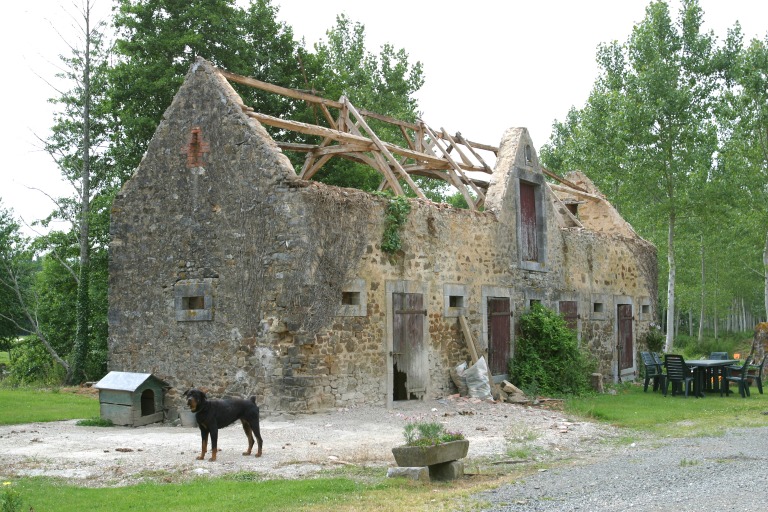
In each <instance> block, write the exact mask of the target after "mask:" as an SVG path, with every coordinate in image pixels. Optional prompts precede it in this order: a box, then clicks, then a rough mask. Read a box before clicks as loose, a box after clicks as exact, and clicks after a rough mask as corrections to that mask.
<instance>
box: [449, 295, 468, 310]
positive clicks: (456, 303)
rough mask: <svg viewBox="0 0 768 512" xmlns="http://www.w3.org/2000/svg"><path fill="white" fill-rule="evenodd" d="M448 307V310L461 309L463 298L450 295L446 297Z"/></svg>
mask: <svg viewBox="0 0 768 512" xmlns="http://www.w3.org/2000/svg"><path fill="white" fill-rule="evenodd" d="M448 307H450V308H463V307H464V297H463V296H462V295H450V296H449V297H448Z"/></svg>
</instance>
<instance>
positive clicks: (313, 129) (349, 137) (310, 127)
mask: <svg viewBox="0 0 768 512" xmlns="http://www.w3.org/2000/svg"><path fill="white" fill-rule="evenodd" d="M245 114H246V115H248V116H250V117H253V118H254V119H256V120H257V121H259V122H260V123H262V124H266V125H269V126H274V127H276V128H282V129H284V130H291V131H294V132H299V133H304V134H307V135H317V136H318V137H328V138H331V139H334V140H337V141H340V142H345V143H357V144H367V145H368V148H369V150H370V151H375V150H376V149H377V148H376V145H375V144H374V142H373V141H372V140H371V139H369V138H367V137H364V136H362V135H354V134H352V133H349V132H344V131H339V130H333V129H331V128H326V127H325V126H318V125H315V124H307V123H302V122H300V121H291V120H288V119H280V118H279V117H274V116H270V115H267V114H262V113H260V112H251V111H249V110H246V111H245ZM381 143H382V144H383V145H384V146H385V147H386V148H387V149H388V150H389V151H390V152H392V153H395V154H398V155H401V156H404V157H407V158H410V159H412V160H416V161H420V162H426V163H431V164H434V165H435V166H437V167H443V166H446V165H447V163H446V161H445V160H444V159H442V158H439V157H437V156H433V155H428V154H425V153H422V152H419V151H414V150H412V149H407V148H403V147H400V146H397V145H395V144H392V143H390V142H385V141H381ZM446 168H447V167H446ZM464 170H465V171H478V172H483V168H482V167H478V166H474V167H471V168H467V167H465V168H464Z"/></svg>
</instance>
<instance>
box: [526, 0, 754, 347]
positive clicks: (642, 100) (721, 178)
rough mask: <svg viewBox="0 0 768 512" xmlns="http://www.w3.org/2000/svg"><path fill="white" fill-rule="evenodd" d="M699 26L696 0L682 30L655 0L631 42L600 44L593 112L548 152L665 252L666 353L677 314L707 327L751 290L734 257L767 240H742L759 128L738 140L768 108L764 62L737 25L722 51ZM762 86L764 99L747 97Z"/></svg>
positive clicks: (557, 133)
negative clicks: (582, 175) (691, 315)
mask: <svg viewBox="0 0 768 512" xmlns="http://www.w3.org/2000/svg"><path fill="white" fill-rule="evenodd" d="M703 18H704V12H703V11H702V9H701V8H700V7H699V5H698V2H697V1H695V0H686V1H684V2H682V6H681V8H680V11H679V14H678V17H677V19H676V20H675V21H673V20H672V18H671V17H670V14H669V10H668V6H667V4H666V3H665V2H660V1H654V2H652V3H650V4H649V5H648V7H647V9H646V16H645V18H644V19H643V20H642V21H641V22H640V23H638V24H637V25H636V26H635V27H634V29H633V30H632V33H631V35H630V37H629V38H628V40H627V41H626V43H624V44H619V43H618V42H613V43H609V44H603V45H601V46H600V47H599V49H598V52H597V60H598V64H599V66H600V75H599V77H598V79H597V81H596V83H595V85H594V88H593V90H592V93H591V95H590V97H589V99H588V101H587V103H586V105H585V106H584V107H583V108H581V109H576V108H573V109H571V111H570V112H568V114H567V115H566V117H565V119H564V120H563V121H562V122H556V123H555V124H554V126H553V134H552V139H551V143H550V144H548V145H547V146H545V147H544V148H543V149H542V151H541V153H542V161H544V162H545V164H546V165H547V166H549V167H550V168H552V169H553V170H555V171H558V172H564V171H566V170H570V169H581V170H583V171H585V172H586V173H587V174H588V175H589V176H590V177H591V178H592V179H593V180H594V181H595V182H596V184H597V185H598V187H600V188H601V190H602V191H603V192H604V193H605V194H606V195H607V196H608V197H609V199H610V200H611V201H612V202H613V203H614V205H615V206H616V207H617V208H618V209H619V211H620V212H621V213H622V215H623V216H624V217H625V218H627V220H629V221H630V223H631V224H632V225H633V226H634V227H635V229H636V230H637V231H638V232H639V233H640V234H641V235H643V236H644V237H646V238H648V239H650V240H651V241H652V242H654V244H655V245H656V246H657V247H658V249H659V256H660V257H659V260H660V265H659V270H660V276H659V278H660V283H659V289H664V288H666V289H667V294H666V297H665V300H663V301H662V304H663V306H664V307H665V309H666V311H667V317H666V325H667V326H668V328H667V330H666V331H667V346H666V349H667V350H671V349H672V337H673V335H674V328H673V327H674V325H675V324H676V323H677V320H678V318H679V311H680V310H681V309H682V310H684V311H700V314H699V315H697V316H699V318H700V320H699V322H700V323H702V322H703V319H704V317H705V316H709V317H711V316H712V315H716V313H715V311H717V309H719V310H720V311H721V312H722V311H723V310H724V309H726V308H727V306H726V304H728V302H729V301H730V300H732V299H733V297H734V296H735V295H741V296H742V297H743V296H744V292H745V290H748V289H750V288H751V290H755V288H754V286H750V285H749V284H747V283H745V277H746V276H748V275H750V274H752V277H753V278H754V274H753V272H752V271H746V269H745V268H744V265H741V264H734V261H733V260H734V258H733V255H734V254H741V255H744V256H745V258H748V260H749V261H752V262H754V263H757V261H755V259H754V258H755V256H756V254H757V253H756V252H755V250H754V248H755V240H756V239H761V237H762V236H764V235H765V230H764V229H758V231H759V232H762V233H761V235H760V236H759V237H757V238H756V237H754V236H753V235H750V236H748V237H747V238H745V237H744V236H743V235H744V231H745V229H747V228H746V225H745V223H744V222H743V220H740V218H744V217H746V218H750V219H755V217H756V215H755V213H753V212H748V209H746V208H745V207H746V203H745V199H746V198H747V197H750V196H752V197H754V196H755V194H754V192H747V190H748V189H750V188H752V189H753V190H755V189H756V190H764V185H763V184H764V183H765V182H764V181H763V182H759V183H761V184H760V185H758V186H757V187H754V185H755V178H756V176H757V175H756V174H755V173H754V172H747V169H748V168H749V166H755V164H756V163H757V162H758V161H757V160H754V156H755V155H754V154H753V156H752V157H751V158H750V157H748V156H747V154H746V152H745V151H743V150H744V149H746V148H747V147H751V148H752V150H754V148H755V147H759V144H756V143H757V141H758V137H757V134H758V133H759V129H758V130H757V131H755V132H751V135H748V136H740V137H739V138H738V139H735V138H734V136H735V135H737V132H738V131H739V127H741V128H743V129H744V130H743V131H742V133H744V134H746V133H748V132H749V130H748V129H747V127H746V125H745V124H744V121H745V120H746V119H750V120H752V121H754V120H755V119H758V118H759V115H760V114H757V115H756V116H753V114H754V113H756V112H760V110H761V108H763V109H765V98H764V96H763V97H762V98H761V97H760V95H759V94H760V93H759V92H757V91H760V87H761V86H762V87H763V89H762V94H763V95H765V87H764V86H765V84H760V83H759V81H760V79H759V77H761V76H765V74H766V62H764V61H761V57H760V56H759V52H757V53H754V51H753V50H754V49H753V50H750V49H746V50H745V49H744V48H743V47H742V45H741V41H740V38H739V30H738V27H736V28H735V29H734V30H732V31H731V32H730V33H729V36H728V38H727V39H726V41H725V42H724V43H722V44H719V43H718V41H717V39H716V38H715V37H714V35H713V34H712V33H711V32H704V31H703V30H702V24H703ZM745 61H749V62H750V64H749V65H744V62H745ZM751 70H754V72H752V71H751ZM750 76H751V78H750ZM756 79H757V83H756V84H755V85H756V87H755V89H754V90H755V91H756V93H757V95H756V96H752V98H750V99H747V98H745V97H744V96H743V94H744V93H745V92H746V90H747V88H748V87H747V86H746V84H748V83H750V81H751V83H754V81H755V80H756ZM725 100H727V101H725ZM724 101H725V103H724ZM753 101H754V103H752V102H753ZM761 101H762V102H763V103H762V107H761V108H758V107H757V105H758V104H760V102H761ZM728 118H730V119H732V121H727V119H728ZM750 123H751V121H750ZM752 126H754V125H752ZM762 133H763V134H764V133H765V131H763V132H762ZM737 140H738V142H737ZM734 143H736V144H734ZM747 161H751V162H752V163H751V164H748V163H747ZM758 167H759V164H758ZM763 204H764V203H763ZM760 210H761V211H762V210H764V208H761V209H760ZM747 240H749V241H747ZM747 245H749V246H750V247H752V249H748V248H747V247H746V246H747ZM759 247H760V248H762V247H763V244H762V243H760V244H759ZM745 251H746V252H745ZM754 263H753V265H752V266H753V267H757V268H758V269H760V268H761V266H758V265H755V264H754ZM760 275H761V276H762V275H763V272H760ZM752 280H753V282H754V279H752ZM737 283H740V284H739V285H737ZM742 284H744V285H746V286H741V285H742ZM716 286H717V287H718V288H717V289H715V287H716ZM749 295H750V296H751V297H750V300H753V298H754V295H753V292H749Z"/></svg>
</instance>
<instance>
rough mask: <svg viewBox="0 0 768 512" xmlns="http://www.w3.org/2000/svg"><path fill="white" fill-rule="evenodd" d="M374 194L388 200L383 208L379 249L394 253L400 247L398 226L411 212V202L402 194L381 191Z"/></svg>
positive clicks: (403, 222)
mask: <svg viewBox="0 0 768 512" xmlns="http://www.w3.org/2000/svg"><path fill="white" fill-rule="evenodd" d="M375 195H377V196H379V197H384V198H386V199H388V200H389V204H388V205H387V209H386V210H385V213H386V217H385V218H384V235H383V236H382V240H381V250H383V251H384V252H386V253H389V254H394V253H396V252H397V251H399V250H400V248H401V247H402V241H401V240H400V228H401V227H402V226H403V224H405V221H406V220H408V214H409V213H410V212H411V203H410V202H408V199H406V198H405V197H404V196H394V197H391V196H388V195H387V194H384V193H383V192H377V193H375Z"/></svg>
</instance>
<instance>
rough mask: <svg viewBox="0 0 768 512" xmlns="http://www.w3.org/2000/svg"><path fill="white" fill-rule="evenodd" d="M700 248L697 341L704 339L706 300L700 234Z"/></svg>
mask: <svg viewBox="0 0 768 512" xmlns="http://www.w3.org/2000/svg"><path fill="white" fill-rule="evenodd" d="M700 249H701V311H700V312H699V335H698V338H697V339H698V341H699V343H701V342H702V341H703V340H704V302H705V300H706V295H705V289H706V288H705V286H704V285H705V284H706V276H707V275H706V273H705V272H704V235H701V238H700Z"/></svg>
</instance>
